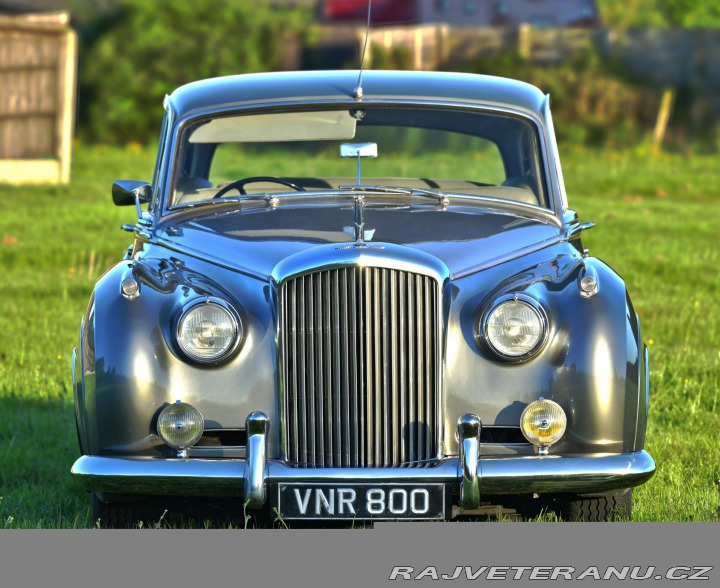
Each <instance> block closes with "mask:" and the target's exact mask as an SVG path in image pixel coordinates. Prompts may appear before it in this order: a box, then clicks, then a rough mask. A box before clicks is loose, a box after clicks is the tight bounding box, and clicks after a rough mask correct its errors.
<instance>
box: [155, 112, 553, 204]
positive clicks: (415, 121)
mask: <svg viewBox="0 0 720 588" xmlns="http://www.w3.org/2000/svg"><path fill="white" fill-rule="evenodd" d="M348 142H352V143H366V142H372V143H376V144H377V152H378V153H377V158H373V159H365V160H363V163H362V179H361V183H362V185H363V186H386V187H397V188H401V189H407V190H412V189H416V190H425V191H427V190H430V191H437V192H442V193H447V194H464V195H472V196H483V197H489V198H501V199H505V200H511V201H516V202H523V203H526V204H533V205H537V206H542V207H546V208H547V207H548V206H549V204H548V197H547V190H546V184H545V179H544V174H543V167H542V163H541V160H540V147H539V139H538V132H537V127H536V125H535V124H534V123H533V122H532V121H530V120H529V119H526V118H523V117H519V116H512V115H509V114H501V113H494V112H488V111H477V110H468V109H462V110H460V109H438V108H432V109H431V108H418V107H414V108H407V107H398V106H377V105H367V106H366V105H363V106H362V108H357V109H353V110H347V109H338V110H311V111H290V112H289V111H284V112H276V113H268V114H257V113H254V114H238V113H234V114H232V115H224V116H222V117H213V118H203V119H201V120H199V121H197V122H192V123H190V124H187V125H186V126H185V127H184V129H183V131H182V133H181V136H180V143H179V145H180V147H179V151H178V160H177V164H176V166H175V170H174V180H173V183H172V190H171V193H170V199H169V206H170V207H177V206H184V205H189V204H198V203H202V202H205V201H213V200H214V201H219V200H220V199H221V198H224V197H231V196H235V197H237V196H238V195H243V194H251V195H252V194H272V193H278V192H292V191H299V190H305V191H328V190H339V189H347V188H344V187H347V186H348V185H355V184H356V183H357V177H356V172H357V167H356V165H357V164H356V162H355V161H354V160H348V159H342V158H341V157H340V145H342V144H344V143H348Z"/></svg>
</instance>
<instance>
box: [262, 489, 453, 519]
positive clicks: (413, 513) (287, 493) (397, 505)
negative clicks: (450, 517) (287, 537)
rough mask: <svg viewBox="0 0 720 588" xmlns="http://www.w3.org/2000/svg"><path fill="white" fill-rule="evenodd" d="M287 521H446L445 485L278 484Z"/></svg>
mask: <svg viewBox="0 0 720 588" xmlns="http://www.w3.org/2000/svg"><path fill="white" fill-rule="evenodd" d="M274 494H275V496H274V498H275V499H276V504H274V506H275V507H276V508H277V510H278V513H279V515H280V516H281V517H282V518H284V519H288V520H289V519H308V520H312V519H351V520H360V519H372V520H376V521H377V520H397V519H423V520H427V519H444V518H446V517H445V513H446V508H447V497H446V491H445V484H303V483H285V484H278V485H277V491H276V492H275V493H274Z"/></svg>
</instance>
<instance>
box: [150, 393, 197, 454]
mask: <svg viewBox="0 0 720 588" xmlns="http://www.w3.org/2000/svg"><path fill="white" fill-rule="evenodd" d="M157 428H158V434H159V435H160V437H162V440H163V441H165V443H167V444H168V445H169V446H170V447H174V448H175V449H186V448H188V447H192V446H193V445H195V443H197V442H198V440H199V439H200V437H202V434H203V418H202V415H201V414H200V411H198V409H197V408H195V407H194V406H190V405H189V404H186V403H185V402H176V403H175V404H171V405H169V406H166V407H165V408H163V410H162V411H161V412H160V414H159V415H158V421H157Z"/></svg>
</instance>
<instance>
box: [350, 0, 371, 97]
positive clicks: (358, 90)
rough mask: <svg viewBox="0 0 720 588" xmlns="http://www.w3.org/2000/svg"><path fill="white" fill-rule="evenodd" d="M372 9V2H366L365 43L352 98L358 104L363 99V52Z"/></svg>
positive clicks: (364, 47) (368, 34) (368, 33)
mask: <svg viewBox="0 0 720 588" xmlns="http://www.w3.org/2000/svg"><path fill="white" fill-rule="evenodd" d="M371 8H372V0H368V14H367V25H366V27H365V43H364V44H363V50H362V57H360V71H359V72H358V79H357V84H355V92H354V93H353V98H355V100H357V101H358V102H359V101H360V100H362V99H363V89H362V75H363V67H364V66H365V52H366V51H367V46H368V38H369V37H370V9H371Z"/></svg>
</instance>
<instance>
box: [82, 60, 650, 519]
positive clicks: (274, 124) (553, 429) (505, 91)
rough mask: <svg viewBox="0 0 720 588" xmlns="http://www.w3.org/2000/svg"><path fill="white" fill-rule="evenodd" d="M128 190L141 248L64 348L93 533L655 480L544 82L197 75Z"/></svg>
mask: <svg viewBox="0 0 720 588" xmlns="http://www.w3.org/2000/svg"><path fill="white" fill-rule="evenodd" d="M113 200H114V201H115V204H119V205H125V204H127V205H134V206H136V208H137V216H138V219H137V223H136V224H134V225H129V226H125V227H124V228H126V229H127V230H130V231H132V232H133V234H134V240H133V243H132V245H131V246H130V247H129V249H128V251H127V254H126V255H125V258H124V259H123V260H122V261H120V262H119V263H118V264H117V265H116V266H115V267H113V268H112V269H111V270H109V271H108V272H107V273H106V274H105V275H104V276H102V278H100V280H99V281H98V283H97V285H96V286H95V289H94V292H93V294H92V297H91V299H90V303H89V306H88V309H87V312H86V314H85V316H84V318H83V320H82V326H81V333H80V342H79V346H78V348H77V349H76V351H75V353H74V354H73V381H74V393H75V409H76V417H77V429H78V437H79V442H80V449H81V453H82V455H81V457H80V458H79V459H78V460H77V461H76V462H75V464H74V465H73V467H72V474H73V475H74V477H75V479H76V480H78V482H79V483H80V484H81V485H82V486H83V488H85V489H86V490H88V491H90V492H92V515H93V518H94V520H97V519H99V520H100V523H101V524H102V525H103V526H110V527H112V526H132V525H134V524H137V523H138V522H139V521H142V520H146V519H147V518H149V517H153V516H158V515H157V513H158V512H160V513H163V512H165V511H169V512H179V513H181V514H184V515H185V516H188V517H190V516H193V517H197V516H206V515H207V513H208V512H210V513H215V512H222V513H229V514H231V515H236V516H237V517H239V518H240V520H246V519H245V517H246V516H247V515H250V514H253V513H256V514H257V517H258V520H261V519H263V518H264V520H268V519H269V520H271V521H272V520H273V519H281V520H282V521H283V522H284V521H309V522H308V523H307V525H316V524H317V525H321V524H323V525H324V524H325V521H326V520H335V519H340V520H345V521H353V522H355V521H379V520H396V519H428V520H432V519H436V520H447V519H452V518H455V517H459V516H474V515H482V514H486V513H495V512H500V511H501V510H502V511H504V512H508V513H516V514H517V515H520V516H526V517H530V516H533V514H534V513H537V512H539V511H541V510H543V509H550V508H552V509H554V510H555V511H556V512H558V513H559V514H560V515H561V516H562V517H563V518H564V519H566V520H567V519H572V520H609V519H612V518H616V517H619V518H624V519H627V518H629V517H630V516H631V500H632V488H633V487H634V486H637V485H639V484H642V483H643V482H645V481H646V480H648V479H649V478H650V477H651V476H652V474H653V472H654V470H655V464H654V462H653V459H652V458H651V457H650V455H649V454H648V453H647V452H646V451H645V450H644V443H645V429H646V422H647V411H648V391H649V382H648V356H647V349H646V347H645V345H644V344H643V341H642V339H641V334H640V324H639V321H638V317H637V315H636V313H635V310H634V309H633V306H632V303H631V302H630V298H629V297H628V293H627V291H626V288H625V284H624V282H623V280H622V279H621V278H620V277H619V276H618V275H617V274H616V273H615V272H613V271H612V270H611V269H610V268H609V267H608V266H606V265H605V264H604V263H602V262H601V261H599V260H598V259H597V258H595V257H591V256H590V255H589V254H588V252H587V250H586V249H585V248H584V247H583V244H582V233H583V231H584V230H585V229H588V228H590V227H591V226H592V223H580V222H579V220H578V217H577V215H576V213H575V212H574V211H573V210H571V209H570V208H569V207H568V202H567V199H566V195H565V188H564V185H563V178H562V173H561V169H560V161H559V159H558V153H557V147H556V143H555V138H554V133H553V126H552V119H551V116H550V99H549V96H547V95H544V94H543V93H542V92H540V91H539V90H538V89H537V88H535V87H533V86H530V85H528V84H525V83H522V82H517V81H512V80H508V79H501V78H493V77H485V76H477V75H466V74H456V73H453V74H450V73H430V72H422V73H419V72H389V71H367V72H365V73H364V74H362V76H359V75H358V72H352V71H344V72H305V73H277V74H258V75H241V76H232V77H226V78H217V79H211V80H205V81H201V82H196V83H192V84H188V85H186V86H183V87H181V88H179V89H177V90H176V91H175V92H173V93H172V94H171V95H170V96H168V97H167V99H166V100H165V118H164V122H163V126H162V131H161V136H160V145H159V151H158V157H157V164H156V167H155V174H154V178H153V181H152V183H151V184H150V183H146V182H138V181H118V182H116V183H115V184H114V185H113ZM145 203H146V204H147V206H145ZM153 513H154V514H153ZM197 513H201V514H199V515H198V514H197Z"/></svg>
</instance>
